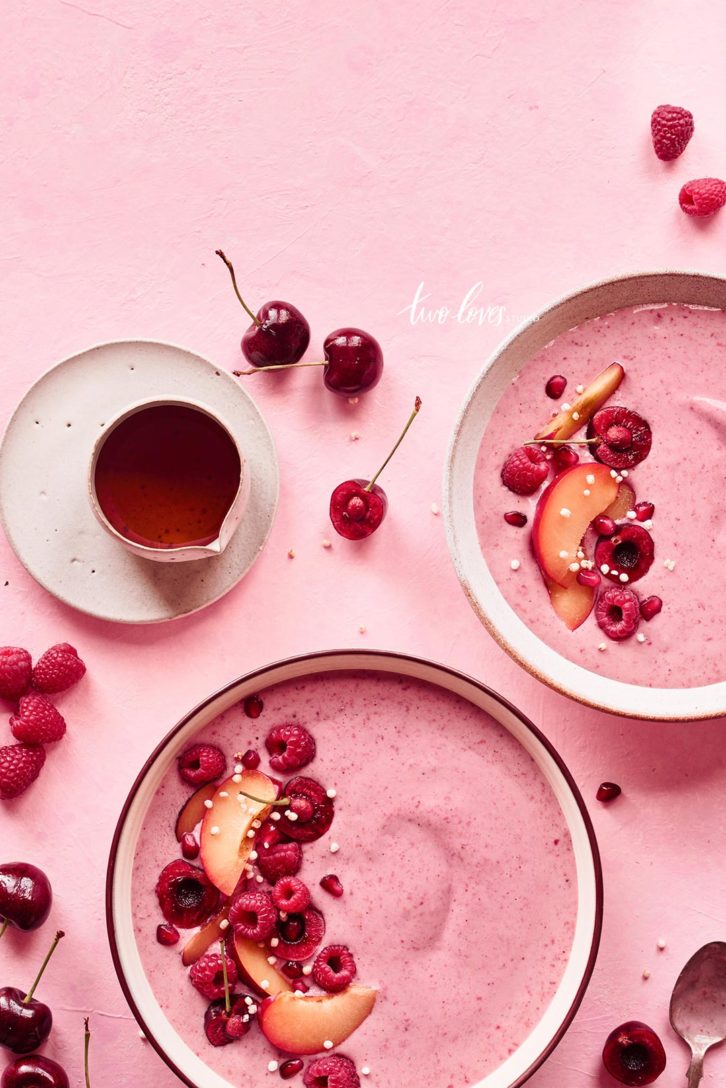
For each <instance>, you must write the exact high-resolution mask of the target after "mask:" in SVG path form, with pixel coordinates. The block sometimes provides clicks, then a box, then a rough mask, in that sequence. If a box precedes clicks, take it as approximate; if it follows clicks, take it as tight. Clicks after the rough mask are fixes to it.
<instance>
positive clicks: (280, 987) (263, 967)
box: [232, 933, 292, 997]
mask: <svg viewBox="0 0 726 1088" xmlns="http://www.w3.org/2000/svg"><path fill="white" fill-rule="evenodd" d="M232 949H233V952H234V958H235V960H236V961H237V966H238V968H239V971H240V977H241V978H242V979H243V980H244V981H245V982H246V983H247V984H248V985H249V986H251V987H252V989H253V990H255V991H256V992H257V993H258V994H259V995H260V996H261V997H276V996H277V994H284V993H291V992H292V983H290V982H288V980H287V979H286V978H285V976H284V975H282V974H280V972H279V971H276V970H275V968H274V967H273V966H272V965H271V964H270V963H269V961H268V959H267V957H268V956H269V955H270V949H269V948H268V947H266V946H264V945H263V947H262V948H260V946H259V944H258V943H257V941H250V940H248V939H247V938H246V937H241V936H240V935H239V934H238V933H235V937H234V942H233V944H232ZM263 982H266V983H267V985H266V986H263V985H262V983H263Z"/></svg>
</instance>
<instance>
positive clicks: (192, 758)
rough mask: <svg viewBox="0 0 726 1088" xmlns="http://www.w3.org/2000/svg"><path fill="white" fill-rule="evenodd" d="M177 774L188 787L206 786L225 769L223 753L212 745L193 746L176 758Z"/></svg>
mask: <svg viewBox="0 0 726 1088" xmlns="http://www.w3.org/2000/svg"><path fill="white" fill-rule="evenodd" d="M177 766H178V768H179V774H180V775H181V777H182V778H183V779H184V781H185V782H188V783H189V785H190V786H206V785H207V783H208V782H214V781H215V779H217V778H221V777H222V775H223V774H224V772H225V771H226V769H227V760H226V759H225V758H224V753H223V752H220V750H219V748H215V746H214V745H213V744H193V745H192V746H191V748H187V749H186V750H185V751H184V752H182V754H181V755H180V756H178V757H177Z"/></svg>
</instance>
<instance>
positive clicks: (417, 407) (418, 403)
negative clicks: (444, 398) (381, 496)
mask: <svg viewBox="0 0 726 1088" xmlns="http://www.w3.org/2000/svg"><path fill="white" fill-rule="evenodd" d="M420 409H421V398H420V397H416V400H415V402H414V405H413V411H412V412H411V415H410V416H409V417H408V423H407V424H406V426H405V427H404V428H403V430H402V431H401V434H400V436H399V439H398V442H397V443H396V445H395V446H394V447H393V449H392V450H391V452H390V453H389V455H388V457H387V458H386V459H385V461H384V462H383V464H382V465H381V467H380V468H379V469H378V472H377V473H376V474H375V476H374V477H373V479H372V480H371V481H370V482H369V484H368V486H367V487H365V488H364V490H365V491H372V490H373V485H374V484H375V482H376V480H377V479H378V477H379V476H380V475H381V473H382V472H383V470H384V468H385V467H386V465H387V464H388V462H389V461H390V460H391V458H392V457H393V455H394V453H395V452H396V450H397V449H398V447H399V446H400V445H401V443H402V442H403V440H404V438H405V437H406V433H407V431H408V428H409V427H410V426H411V424H412V423H413V421H414V419H415V418H416V416H417V415H418V413H419V411H420Z"/></svg>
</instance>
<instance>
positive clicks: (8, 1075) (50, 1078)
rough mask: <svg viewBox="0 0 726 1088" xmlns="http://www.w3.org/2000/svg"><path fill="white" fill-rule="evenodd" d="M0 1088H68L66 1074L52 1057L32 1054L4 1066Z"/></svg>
mask: <svg viewBox="0 0 726 1088" xmlns="http://www.w3.org/2000/svg"><path fill="white" fill-rule="evenodd" d="M0 1088H69V1084H68V1075H67V1073H66V1071H65V1069H64V1068H63V1066H62V1065H58V1062H54V1061H53V1059H52V1058H46V1057H44V1055H43V1054H32V1055H31V1056H30V1057H24V1058H16V1059H15V1061H12V1062H11V1063H10V1065H8V1066H6V1068H5V1071H4V1073H3V1075H2V1078H0Z"/></svg>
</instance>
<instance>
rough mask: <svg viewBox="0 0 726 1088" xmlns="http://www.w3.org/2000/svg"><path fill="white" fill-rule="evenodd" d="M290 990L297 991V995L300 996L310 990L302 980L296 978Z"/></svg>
mask: <svg viewBox="0 0 726 1088" xmlns="http://www.w3.org/2000/svg"><path fill="white" fill-rule="evenodd" d="M292 988H293V990H297V991H298V993H301V994H306V993H307V992H308V990H309V989H310V987H309V986H308V984H307V982H306V981H305V979H304V978H296V979H295V981H294V982H293V984H292Z"/></svg>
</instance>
